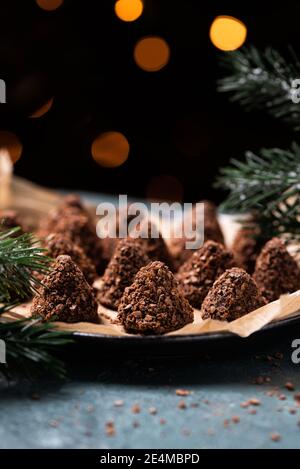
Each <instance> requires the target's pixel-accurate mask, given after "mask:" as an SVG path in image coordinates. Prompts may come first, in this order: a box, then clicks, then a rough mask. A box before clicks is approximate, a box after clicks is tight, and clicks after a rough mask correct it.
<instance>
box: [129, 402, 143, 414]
mask: <svg viewBox="0 0 300 469" xmlns="http://www.w3.org/2000/svg"><path fill="white" fill-rule="evenodd" d="M131 412H132V413H133V414H139V413H140V412H141V408H140V406H139V404H134V405H133V406H132V408H131Z"/></svg>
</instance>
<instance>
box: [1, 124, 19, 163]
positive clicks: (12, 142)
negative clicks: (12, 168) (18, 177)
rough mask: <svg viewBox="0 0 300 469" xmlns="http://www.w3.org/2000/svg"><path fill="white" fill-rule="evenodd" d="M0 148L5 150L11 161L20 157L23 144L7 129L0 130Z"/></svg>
mask: <svg viewBox="0 0 300 469" xmlns="http://www.w3.org/2000/svg"><path fill="white" fill-rule="evenodd" d="M0 150H7V151H8V153H9V156H10V158H11V160H12V162H13V163H15V162H16V161H18V159H19V158H20V157H21V154H22V150H23V146H22V143H21V142H20V140H19V139H18V137H17V136H16V135H15V134H14V133H12V132H9V131H8V130H0Z"/></svg>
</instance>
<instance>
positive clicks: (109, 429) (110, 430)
mask: <svg viewBox="0 0 300 469" xmlns="http://www.w3.org/2000/svg"><path fill="white" fill-rule="evenodd" d="M105 433H106V435H107V436H109V437H112V436H115V434H116V429H115V424H114V422H113V421H110V420H109V421H108V422H106V424H105Z"/></svg>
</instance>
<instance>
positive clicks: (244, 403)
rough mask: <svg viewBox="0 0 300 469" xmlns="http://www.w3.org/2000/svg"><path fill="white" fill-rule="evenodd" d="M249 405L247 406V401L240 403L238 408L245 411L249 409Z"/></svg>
mask: <svg viewBox="0 0 300 469" xmlns="http://www.w3.org/2000/svg"><path fill="white" fill-rule="evenodd" d="M249 405H250V404H249V402H248V401H247V402H241V403H240V407H242V408H243V409H246V408H247V407H249Z"/></svg>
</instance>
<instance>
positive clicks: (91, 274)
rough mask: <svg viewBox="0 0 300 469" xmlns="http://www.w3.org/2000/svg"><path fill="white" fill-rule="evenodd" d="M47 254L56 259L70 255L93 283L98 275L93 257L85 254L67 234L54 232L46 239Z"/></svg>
mask: <svg viewBox="0 0 300 469" xmlns="http://www.w3.org/2000/svg"><path fill="white" fill-rule="evenodd" d="M44 245H45V248H46V249H47V255H48V256H49V257H52V258H53V259H56V258H57V257H58V256H60V255H67V256H70V257H71V259H72V261H74V262H75V264H77V265H78V267H79V268H80V270H81V271H82V273H83V275H84V276H85V278H86V281H87V282H88V283H89V284H91V285H92V284H93V282H94V280H95V279H96V277H97V272H96V268H95V266H94V264H93V263H92V261H91V259H90V258H89V257H88V256H87V255H86V254H85V252H84V250H83V249H82V248H81V247H80V246H78V245H77V244H75V243H74V242H73V241H72V240H71V238H69V237H68V235H66V234H55V233H52V234H50V235H49V236H47V238H46V239H45V241H44Z"/></svg>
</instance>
